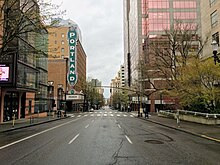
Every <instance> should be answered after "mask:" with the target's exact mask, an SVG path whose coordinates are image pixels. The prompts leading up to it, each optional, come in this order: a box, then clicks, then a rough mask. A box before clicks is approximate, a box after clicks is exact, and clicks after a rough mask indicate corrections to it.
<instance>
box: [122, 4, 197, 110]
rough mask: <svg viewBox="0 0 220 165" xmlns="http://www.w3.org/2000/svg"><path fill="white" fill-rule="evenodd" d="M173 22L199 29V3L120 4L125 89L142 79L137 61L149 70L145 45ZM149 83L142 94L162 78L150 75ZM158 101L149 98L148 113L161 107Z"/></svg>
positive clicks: (148, 56) (156, 37) (148, 55)
mask: <svg viewBox="0 0 220 165" xmlns="http://www.w3.org/2000/svg"><path fill="white" fill-rule="evenodd" d="M175 20H179V21H181V22H182V24H183V25H186V24H189V25H192V26H195V25H197V24H198V25H200V0H124V53H125V54H124V61H125V76H126V84H127V85H129V86H130V85H132V84H134V83H135V80H140V79H142V78H141V75H140V72H139V71H138V69H137V68H138V65H139V62H140V60H145V65H148V66H150V65H151V62H152V59H153V58H154V57H152V56H150V53H148V52H146V50H149V47H148V43H151V42H154V41H155V40H156V39H157V40H160V39H162V38H163V37H164V35H165V29H167V30H169V29H171V28H172V27H175ZM198 33H201V31H198ZM149 71H152V70H149ZM141 81H142V80H141ZM150 81H151V85H149V86H148V85H145V86H143V88H144V89H143V91H144V92H147V91H150V90H151V89H152V87H153V86H154V85H157V84H159V85H160V84H161V83H162V78H161V77H157V76H156V75H153V76H152V77H150ZM161 99H162V98H161V96H159V95H155V94H152V95H150V97H149V98H148V101H147V103H146V104H147V105H148V106H149V107H150V110H151V111H155V109H156V108H157V107H159V106H161V105H160V104H162V103H163V100H161Z"/></svg>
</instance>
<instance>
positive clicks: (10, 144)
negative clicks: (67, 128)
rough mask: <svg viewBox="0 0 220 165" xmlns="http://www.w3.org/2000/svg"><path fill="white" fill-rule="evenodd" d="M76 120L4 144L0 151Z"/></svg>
mask: <svg viewBox="0 0 220 165" xmlns="http://www.w3.org/2000/svg"><path fill="white" fill-rule="evenodd" d="M77 120H79V119H75V120H71V121H68V122H66V123H63V124H60V125H57V126H55V127H52V128H49V129H46V130H44V131H41V132H38V133H36V134H33V135H31V136H28V137H25V138H23V139H20V140H17V141H14V142H12V143H9V144H6V145H4V146H1V147H0V150H2V149H4V148H7V147H10V146H12V145H14V144H17V143H20V142H22V141H25V140H28V139H30V138H33V137H35V136H38V135H41V134H43V133H46V132H48V131H51V130H54V129H56V128H59V127H62V126H64V125H67V124H69V123H72V122H74V121H77Z"/></svg>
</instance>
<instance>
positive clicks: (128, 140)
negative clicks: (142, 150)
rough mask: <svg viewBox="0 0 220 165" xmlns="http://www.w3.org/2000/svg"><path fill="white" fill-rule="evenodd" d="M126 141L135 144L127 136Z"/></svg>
mask: <svg viewBox="0 0 220 165" xmlns="http://www.w3.org/2000/svg"><path fill="white" fill-rule="evenodd" d="M125 137H126V139H127V140H128V142H129V143H131V144H133V143H132V141H131V140H130V139H129V137H128V136H127V135H125Z"/></svg>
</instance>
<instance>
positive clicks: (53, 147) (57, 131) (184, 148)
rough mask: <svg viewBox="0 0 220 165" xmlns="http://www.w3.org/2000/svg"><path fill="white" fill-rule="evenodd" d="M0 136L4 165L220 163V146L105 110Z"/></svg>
mask: <svg viewBox="0 0 220 165" xmlns="http://www.w3.org/2000/svg"><path fill="white" fill-rule="evenodd" d="M69 116H70V117H69V118H66V119H63V120H57V121H53V122H50V123H45V124H41V125H36V126H33V127H28V128H23V129H18V130H14V131H10V132H4V133H0V162H1V165H9V164H15V165H28V164H31V165H33V164H36V165H38V164H40V165H73V164H74V165H113V164H120V165H146V164H163V165H164V164H169V165H170V164H184V165H186V164H193V165H195V164H198V165H201V164H204V165H205V164H215V165H216V164H220V157H219V155H220V143H217V142H214V141H210V140H207V139H204V138H200V137H197V136H194V135H191V134H187V133H184V132H181V131H178V130H175V129H171V128H168V127H164V126H161V125H158V124H155V123H152V122H148V121H146V120H140V119H138V118H136V117H135V116H134V114H133V113H132V112H131V113H127V112H119V111H116V110H110V109H108V108H105V109H104V110H97V111H96V110H95V111H94V112H85V113H74V114H72V115H71V114H69Z"/></svg>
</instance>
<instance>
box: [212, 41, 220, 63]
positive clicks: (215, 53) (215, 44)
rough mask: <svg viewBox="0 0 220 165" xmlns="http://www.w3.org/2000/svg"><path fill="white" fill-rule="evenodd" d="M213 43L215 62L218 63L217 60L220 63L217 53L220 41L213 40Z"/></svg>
mask: <svg viewBox="0 0 220 165" xmlns="http://www.w3.org/2000/svg"><path fill="white" fill-rule="evenodd" d="M211 45H212V50H213V58H214V63H215V65H216V62H218V63H220V59H219V58H218V56H217V53H218V43H217V42H216V41H215V40H213V41H212V44H211Z"/></svg>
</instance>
